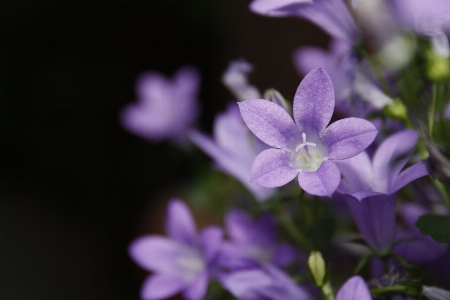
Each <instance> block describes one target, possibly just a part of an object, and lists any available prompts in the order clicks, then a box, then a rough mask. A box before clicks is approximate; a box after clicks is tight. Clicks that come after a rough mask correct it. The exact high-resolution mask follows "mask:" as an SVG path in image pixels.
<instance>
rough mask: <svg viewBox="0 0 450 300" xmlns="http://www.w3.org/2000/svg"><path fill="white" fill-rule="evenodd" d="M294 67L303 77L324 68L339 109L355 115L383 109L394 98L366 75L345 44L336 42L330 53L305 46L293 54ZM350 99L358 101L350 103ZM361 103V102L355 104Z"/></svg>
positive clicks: (332, 45) (334, 41)
mask: <svg viewBox="0 0 450 300" xmlns="http://www.w3.org/2000/svg"><path fill="white" fill-rule="evenodd" d="M294 64H295V66H296V67H297V69H298V70H299V72H300V73H301V74H303V75H306V74H307V73H308V72H310V71H311V70H313V69H315V68H318V67H322V68H323V69H324V70H325V71H326V72H327V74H328V75H329V76H330V78H331V81H332V82H333V86H334V91H335V94H336V100H337V101H336V110H338V111H339V112H340V113H344V114H346V115H353V116H364V115H367V113H369V112H370V109H369V107H367V105H365V104H364V103H361V102H360V100H363V101H364V102H366V103H367V104H369V105H370V107H372V109H373V108H376V109H378V110H379V109H381V108H383V107H384V106H385V105H386V104H389V103H392V99H391V98H389V97H388V96H387V95H385V94H384V93H383V92H382V91H381V90H380V89H379V88H378V87H377V86H376V85H375V84H374V83H373V82H372V81H371V80H370V78H368V77H367V76H366V75H364V74H365V73H367V72H363V70H362V67H361V63H360V62H359V61H358V59H357V58H356V54H355V53H354V52H353V50H352V49H351V45H349V44H348V43H346V42H343V41H339V40H333V42H332V43H331V47H330V50H329V51H324V50H323V49H320V48H317V47H309V46H308V47H302V48H300V49H298V50H297V51H296V52H295V54H294ZM349 100H355V101H353V102H354V103H350V101H349ZM356 101H359V102H356Z"/></svg>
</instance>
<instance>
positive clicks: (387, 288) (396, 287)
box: [370, 285, 407, 295]
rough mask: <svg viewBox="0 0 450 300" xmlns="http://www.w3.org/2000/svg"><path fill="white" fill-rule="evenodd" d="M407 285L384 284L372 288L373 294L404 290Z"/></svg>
mask: <svg viewBox="0 0 450 300" xmlns="http://www.w3.org/2000/svg"><path fill="white" fill-rule="evenodd" d="M406 289H407V287H406V286H403V285H392V286H384V287H379V288H374V289H371V290H370V293H371V294H372V295H378V294H384V293H392V292H404V291H406Z"/></svg>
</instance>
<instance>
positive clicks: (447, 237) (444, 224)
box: [416, 214, 450, 244]
mask: <svg viewBox="0 0 450 300" xmlns="http://www.w3.org/2000/svg"><path fill="white" fill-rule="evenodd" d="M416 227H417V228H419V229H420V232H421V233H422V234H423V235H430V236H431V237H432V238H433V239H434V240H435V241H436V242H438V243H449V244H450V216H441V215H433V214H427V215H423V216H421V217H420V218H419V220H418V221H417V222H416Z"/></svg>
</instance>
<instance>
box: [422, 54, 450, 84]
mask: <svg viewBox="0 0 450 300" xmlns="http://www.w3.org/2000/svg"><path fill="white" fill-rule="evenodd" d="M426 62H427V74H428V77H429V78H430V79H431V80H433V81H440V80H444V79H446V78H448V77H449V76H450V61H449V58H448V57H446V56H441V55H439V54H438V53H436V52H435V51H433V50H429V51H427V53H426Z"/></svg>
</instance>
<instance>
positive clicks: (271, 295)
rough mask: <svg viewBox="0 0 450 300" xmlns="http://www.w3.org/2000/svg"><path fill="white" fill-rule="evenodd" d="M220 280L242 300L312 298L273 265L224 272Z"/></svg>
mask: <svg viewBox="0 0 450 300" xmlns="http://www.w3.org/2000/svg"><path fill="white" fill-rule="evenodd" d="M220 281H221V283H222V285H223V287H224V288H225V289H227V290H228V291H230V293H231V294H233V296H234V297H236V298H237V299H241V300H260V299H271V300H286V299H295V300H312V299H313V298H312V297H311V296H310V295H309V294H308V292H307V291H306V290H305V289H304V288H302V287H300V286H298V285H297V284H295V283H294V282H293V281H292V279H291V278H290V277H289V276H288V275H287V274H285V273H284V272H282V271H281V270H279V269H278V268H276V267H275V266H273V265H270V264H265V265H261V266H260V267H258V268H253V269H248V270H241V271H237V272H232V273H230V274H223V275H222V276H221V277H220Z"/></svg>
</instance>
